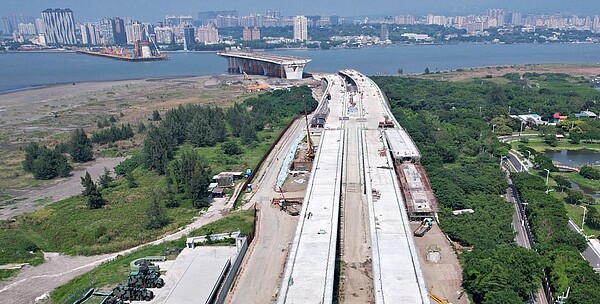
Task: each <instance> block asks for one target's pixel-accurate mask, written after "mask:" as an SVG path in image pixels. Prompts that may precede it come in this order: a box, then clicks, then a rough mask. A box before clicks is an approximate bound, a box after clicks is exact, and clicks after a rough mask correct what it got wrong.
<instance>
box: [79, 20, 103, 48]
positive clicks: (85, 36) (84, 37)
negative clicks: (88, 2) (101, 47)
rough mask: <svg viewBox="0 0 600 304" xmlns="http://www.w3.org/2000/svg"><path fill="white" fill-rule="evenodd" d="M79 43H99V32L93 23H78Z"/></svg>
mask: <svg viewBox="0 0 600 304" xmlns="http://www.w3.org/2000/svg"><path fill="white" fill-rule="evenodd" d="M80 30H81V43H83V44H91V45H97V44H99V40H100V39H99V38H100V33H99V31H98V29H97V28H96V26H95V25H94V24H93V23H89V22H88V23H84V24H81V25H80Z"/></svg>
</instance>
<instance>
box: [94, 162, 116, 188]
mask: <svg viewBox="0 0 600 304" xmlns="http://www.w3.org/2000/svg"><path fill="white" fill-rule="evenodd" d="M112 181H113V178H112V176H110V171H109V170H108V169H107V168H106V167H104V174H102V175H100V179H99V180H98V182H99V184H100V186H102V188H105V189H106V188H108V187H110V183H111V182H112Z"/></svg>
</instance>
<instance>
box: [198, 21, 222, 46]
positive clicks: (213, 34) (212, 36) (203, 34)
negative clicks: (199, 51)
mask: <svg viewBox="0 0 600 304" xmlns="http://www.w3.org/2000/svg"><path fill="white" fill-rule="evenodd" d="M196 40H197V41H198V42H201V43H204V44H213V43H218V42H219V30H218V29H216V28H215V27H214V26H212V25H211V24H209V25H206V26H200V27H198V30H197V31H196Z"/></svg>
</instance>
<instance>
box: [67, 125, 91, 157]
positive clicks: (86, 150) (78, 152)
mask: <svg viewBox="0 0 600 304" xmlns="http://www.w3.org/2000/svg"><path fill="white" fill-rule="evenodd" d="M69 154H71V158H73V161H75V162H78V163H84V162H87V161H90V160H92V159H94V154H93V152H92V142H91V141H90V139H89V138H88V137H87V135H86V134H85V131H84V130H83V129H77V130H75V131H74V132H73V133H71V139H70V141H69Z"/></svg>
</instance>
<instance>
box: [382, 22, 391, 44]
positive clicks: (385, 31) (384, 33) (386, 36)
mask: <svg viewBox="0 0 600 304" xmlns="http://www.w3.org/2000/svg"><path fill="white" fill-rule="evenodd" d="M379 39H380V40H383V41H386V40H388V39H390V31H389V30H388V27H387V24H382V25H381V32H380V33H379Z"/></svg>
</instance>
